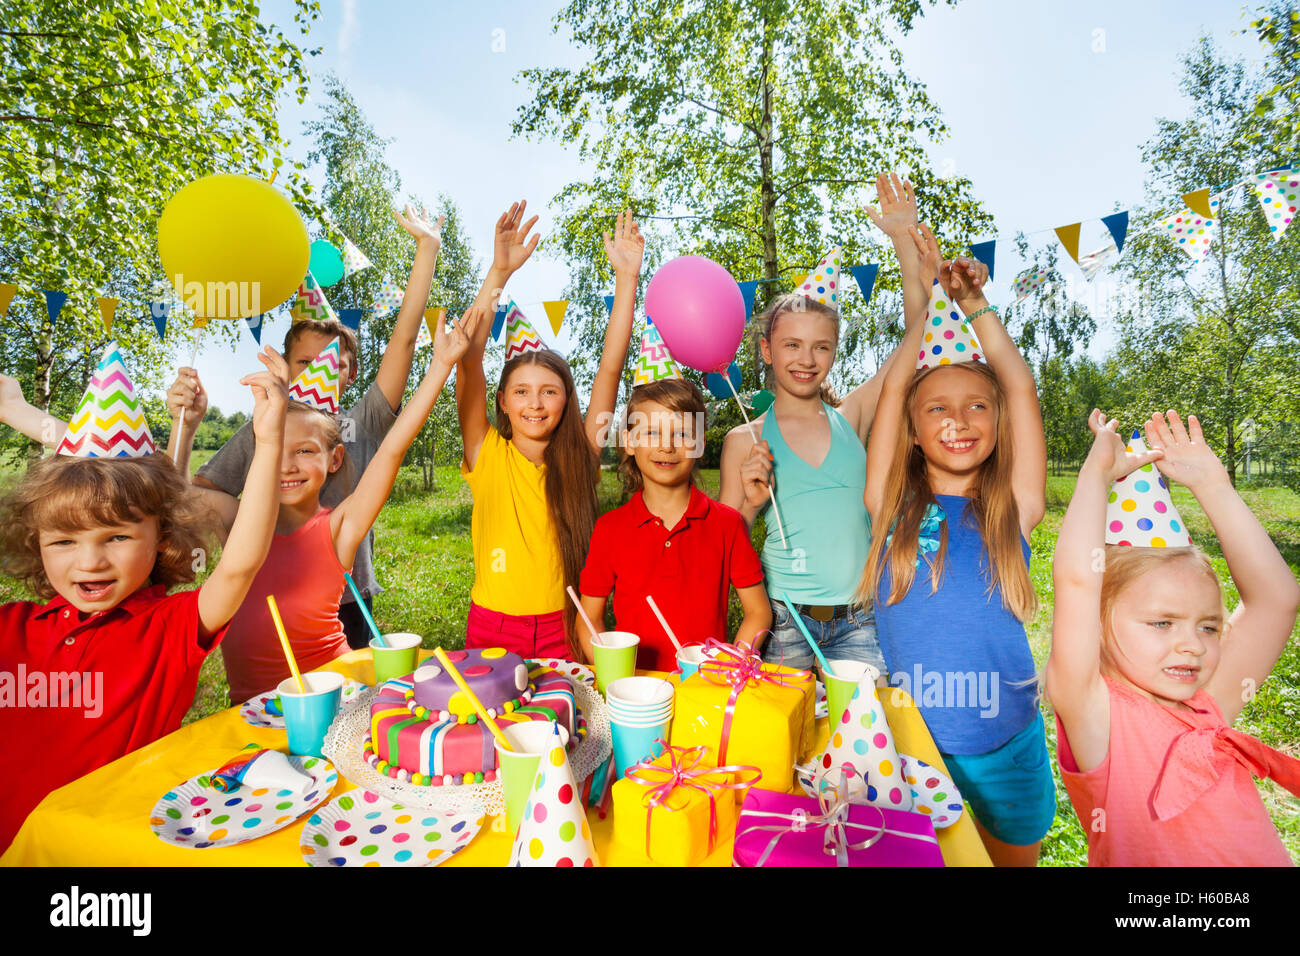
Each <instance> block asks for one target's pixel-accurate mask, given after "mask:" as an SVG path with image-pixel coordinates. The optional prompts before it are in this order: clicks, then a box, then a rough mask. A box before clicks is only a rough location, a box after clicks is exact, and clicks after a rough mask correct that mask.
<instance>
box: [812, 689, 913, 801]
mask: <svg viewBox="0 0 1300 956" xmlns="http://www.w3.org/2000/svg"><path fill="white" fill-rule="evenodd" d="M878 676H880V675H879V674H878V673H877V672H876V669H875V668H874V667H873V668H868V669H867V671H866V673H864V674H863V675H862V678H861V679H860V680H859V681H858V686H857V687H856V688H855V689H854V691H853V697H852V698H850V699H849V706H848V707H846V708H845V709H844V713H843V714H841V715H840V716H839V722H838V723H836V724H835V725H834V726H833V727H832V728H831V738H830V741H829V742H828V743H827V745H826V750H825V751H824V752H823V753H822V755H821V759H820V763H819V765H818V771H819V773H820V776H819V778H818V780H819V783H818V786H820V787H821V788H822V790H823V791H828V790H835V789H837V788H838V787H839V784H840V779H841V777H840V769H841V768H843V769H844V770H846V771H847V772H848V781H849V793H848V800H849V802H850V803H869V804H871V805H872V806H876V807H885V808H886V809H889V810H911V809H912V789H911V787H909V786H907V784H906V783H905V782H904V780H903V761H902V760H900V759H899V757H898V750H897V748H895V746H894V734H893V731H891V730H890V729H889V722H888V721H887V720H886V719H885V708H884V707H882V706H881V704H880V698H878V697H877V696H876V678H877V677H878ZM839 795H840V796H843V795H842V794H839Z"/></svg>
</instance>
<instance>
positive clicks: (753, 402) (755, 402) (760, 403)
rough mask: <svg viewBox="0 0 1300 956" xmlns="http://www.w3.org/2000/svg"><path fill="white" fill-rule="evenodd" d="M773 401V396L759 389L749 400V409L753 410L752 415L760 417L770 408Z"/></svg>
mask: <svg viewBox="0 0 1300 956" xmlns="http://www.w3.org/2000/svg"><path fill="white" fill-rule="evenodd" d="M774 401H776V396H775V395H773V394H772V393H771V392H769V391H768V390H767V389H765V388H760V389H759V390H758V391H757V392H755V393H754V397H753V398H751V399H750V400H749V404H750V407H751V408H753V409H754V414H756V415H762V414H763V413H764V412H765V411H767V410H768V409H769V408H771V407H772V403H773V402H774Z"/></svg>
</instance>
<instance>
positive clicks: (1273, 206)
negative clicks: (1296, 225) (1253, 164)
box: [1254, 166, 1300, 239]
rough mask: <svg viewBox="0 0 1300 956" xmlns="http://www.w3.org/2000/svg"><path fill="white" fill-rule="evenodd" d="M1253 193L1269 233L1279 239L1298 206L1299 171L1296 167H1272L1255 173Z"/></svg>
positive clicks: (1299, 201)
mask: <svg viewBox="0 0 1300 956" xmlns="http://www.w3.org/2000/svg"><path fill="white" fill-rule="evenodd" d="M1254 180H1255V184H1254V185H1255V193H1256V195H1258V196H1259V204H1260V206H1261V207H1263V209H1264V220H1265V221H1266V222H1267V223H1268V231H1269V234H1270V235H1272V237H1273V238H1274V239H1281V238H1282V233H1284V232H1286V227H1287V226H1289V225H1291V220H1292V219H1294V218H1295V213H1296V208H1297V207H1298V206H1300V173H1297V171H1296V167H1294V166H1288V167H1287V168H1286V169H1273V170H1270V171H1269V172H1266V173H1256V174H1255V176H1254Z"/></svg>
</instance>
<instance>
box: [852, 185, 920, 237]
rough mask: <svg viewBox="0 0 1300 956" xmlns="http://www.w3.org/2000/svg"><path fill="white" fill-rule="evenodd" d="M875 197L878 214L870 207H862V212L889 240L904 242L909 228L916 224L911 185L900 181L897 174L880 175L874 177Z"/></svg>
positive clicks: (914, 198)
mask: <svg viewBox="0 0 1300 956" xmlns="http://www.w3.org/2000/svg"><path fill="white" fill-rule="evenodd" d="M876 195H877V196H878V197H879V200H880V212H876V210H875V209H874V208H873V207H871V206H863V207H862V208H863V211H864V212H866V214H867V216H868V218H870V219H871V221H872V222H873V223H875V224H876V228H877V229H879V230H880V231H881V232H883V233H884V234H885V235H887V236H889V238H891V239H895V240H898V241H904V238H905V237H906V236H907V234H908V231H909V228H910V227H911V226H914V225H916V223H917V216H916V195H915V194H914V193H913V192H912V184H911V183H910V182H908V181H907V180H906V179H902V180H900V179H899V178H898V173H890V174H889V175H885V174H884V173H881V174H880V175H879V176H877V177H876Z"/></svg>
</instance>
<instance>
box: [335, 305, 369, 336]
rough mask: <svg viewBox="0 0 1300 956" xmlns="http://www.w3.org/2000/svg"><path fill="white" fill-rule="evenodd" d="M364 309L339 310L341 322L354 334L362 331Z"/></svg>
mask: <svg viewBox="0 0 1300 956" xmlns="http://www.w3.org/2000/svg"><path fill="white" fill-rule="evenodd" d="M362 311H364V310H362V309H339V321H340V322H342V323H343V324H344V325H346V326H347V327H348V328H350V329H351V330H352V331H353V332H360V331H361V313H362Z"/></svg>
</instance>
